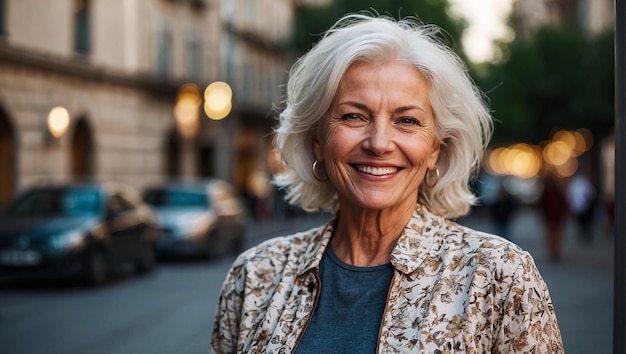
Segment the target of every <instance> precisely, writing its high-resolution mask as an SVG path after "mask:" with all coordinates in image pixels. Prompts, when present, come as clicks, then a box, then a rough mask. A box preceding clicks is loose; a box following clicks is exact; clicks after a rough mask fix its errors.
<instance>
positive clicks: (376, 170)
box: [356, 166, 398, 176]
mask: <svg viewBox="0 0 626 354" xmlns="http://www.w3.org/2000/svg"><path fill="white" fill-rule="evenodd" d="M356 169H357V170H358V171H360V172H364V173H367V174H370V175H374V176H384V175H391V174H394V173H396V171H398V169H397V168H396V167H371V166H356Z"/></svg>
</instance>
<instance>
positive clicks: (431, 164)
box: [428, 140, 441, 170]
mask: <svg viewBox="0 0 626 354" xmlns="http://www.w3.org/2000/svg"><path fill="white" fill-rule="evenodd" d="M440 151H441V142H440V141H439V140H435V141H434V142H433V147H432V150H431V152H430V155H429V156H428V169H429V170H432V169H434V168H435V167H436V166H437V160H438V159H439V152H440Z"/></svg>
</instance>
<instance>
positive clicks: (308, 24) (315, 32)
mask: <svg viewBox="0 0 626 354" xmlns="http://www.w3.org/2000/svg"><path fill="white" fill-rule="evenodd" d="M448 8H449V4H448V1H447V0H419V1H415V0H413V1H406V0H333V1H331V3H330V5H328V6H326V7H301V8H299V9H298V11H297V12H296V21H295V23H296V29H295V34H294V37H293V46H294V48H295V50H296V51H297V53H298V54H299V55H301V54H303V53H305V52H306V51H308V50H309V49H310V48H311V47H312V46H313V44H314V43H315V42H316V41H317V40H319V39H320V37H321V35H322V34H323V33H324V31H326V30H327V29H329V28H330V27H331V26H332V25H333V24H334V23H335V22H336V21H337V20H338V19H339V18H341V17H342V16H343V15H346V14H349V13H357V12H362V11H368V12H374V13H378V14H381V15H388V16H391V17H393V18H396V19H398V18H404V17H408V16H413V17H417V18H418V19H420V20H421V21H422V22H424V23H429V24H435V25H437V26H439V27H441V28H442V29H443V33H442V38H443V39H444V41H445V42H446V43H448V45H450V46H451V47H452V48H453V49H454V50H455V51H456V52H457V53H459V55H461V57H464V55H463V53H462V43H461V34H462V32H463V28H464V26H465V24H464V23H463V22H462V21H461V20H456V19H454V18H452V17H450V16H449V9H448Z"/></svg>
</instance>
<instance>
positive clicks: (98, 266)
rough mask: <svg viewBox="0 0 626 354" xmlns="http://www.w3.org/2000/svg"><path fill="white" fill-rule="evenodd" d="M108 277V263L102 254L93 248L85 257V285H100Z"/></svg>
mask: <svg viewBox="0 0 626 354" xmlns="http://www.w3.org/2000/svg"><path fill="white" fill-rule="evenodd" d="M108 275H109V263H108V260H107V258H106V255H105V254H104V252H103V251H102V250H100V249H98V248H93V249H92V250H91V251H90V252H89V253H88V255H87V260H86V265H85V275H84V280H85V283H87V285H91V286H95V285H99V284H102V283H103V282H104V281H105V280H106V279H107V277H108Z"/></svg>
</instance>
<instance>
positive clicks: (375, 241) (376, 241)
mask: <svg viewBox="0 0 626 354" xmlns="http://www.w3.org/2000/svg"><path fill="white" fill-rule="evenodd" d="M414 210H415V205H413V207H412V208H408V207H405V208H402V209H397V208H393V209H385V210H363V209H359V210H357V209H355V208H351V207H347V208H343V207H342V208H340V213H339V218H338V220H337V227H336V228H335V231H334V234H333V238H332V240H331V245H332V247H333V251H334V252H335V254H336V255H337V257H339V258H340V259H341V260H342V261H344V262H346V263H348V264H352V265H355V266H361V267H370V266H376V265H381V264H386V263H389V261H390V260H391V251H392V250H393V247H394V246H395V244H396V241H397V240H398V238H399V237H400V234H401V233H402V230H403V229H404V227H405V225H406V224H407V223H408V222H409V220H410V218H411V215H412V214H413V211H414Z"/></svg>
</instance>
